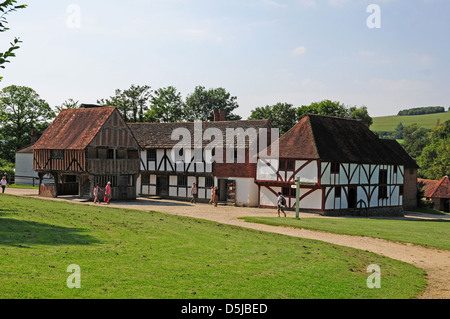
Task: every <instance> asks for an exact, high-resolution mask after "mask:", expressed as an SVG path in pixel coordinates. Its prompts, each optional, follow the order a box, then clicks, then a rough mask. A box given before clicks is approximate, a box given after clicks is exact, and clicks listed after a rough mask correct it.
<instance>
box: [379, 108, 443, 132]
mask: <svg viewBox="0 0 450 319" xmlns="http://www.w3.org/2000/svg"><path fill="white" fill-rule="evenodd" d="M438 120H439V121H440V122H441V123H443V122H445V121H448V120H450V111H447V112H444V113H436V114H425V115H412V116H398V115H395V116H383V117H374V118H373V124H372V126H370V129H371V130H372V131H388V132H392V131H395V128H396V127H397V125H398V124H399V123H402V124H403V126H407V125H410V124H413V123H417V124H418V125H419V126H422V127H424V128H427V129H433V128H434V127H435V126H436V124H437V122H438Z"/></svg>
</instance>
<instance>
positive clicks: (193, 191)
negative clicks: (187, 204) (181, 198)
mask: <svg viewBox="0 0 450 319" xmlns="http://www.w3.org/2000/svg"><path fill="white" fill-rule="evenodd" d="M191 195H192V199H191V203H194V204H195V203H196V201H197V197H198V188H197V184H195V183H194V184H192V188H191Z"/></svg>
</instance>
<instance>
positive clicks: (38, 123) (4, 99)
mask: <svg viewBox="0 0 450 319" xmlns="http://www.w3.org/2000/svg"><path fill="white" fill-rule="evenodd" d="M54 117H55V113H54V112H53V110H52V109H51V107H50V106H49V105H48V103H47V102H46V101H44V100H43V99H41V98H40V96H39V94H37V93H36V92H35V91H34V90H33V89H31V88H28V87H24V86H15V85H11V86H8V87H6V88H4V89H3V90H2V91H1V92H0V119H1V123H0V128H1V133H0V140H1V145H0V154H1V156H2V157H3V158H5V159H7V160H8V161H11V162H13V161H14V158H15V152H16V151H17V150H19V149H21V148H24V147H26V146H28V145H29V144H30V133H31V132H32V131H33V130H36V131H37V132H38V134H39V133H42V132H43V131H44V130H45V128H47V127H48V125H49V124H50V121H51V120H52V119H53V118H54Z"/></svg>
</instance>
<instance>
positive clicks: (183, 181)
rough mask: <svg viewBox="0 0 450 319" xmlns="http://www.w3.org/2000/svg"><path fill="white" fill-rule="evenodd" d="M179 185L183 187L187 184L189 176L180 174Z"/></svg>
mask: <svg viewBox="0 0 450 319" xmlns="http://www.w3.org/2000/svg"><path fill="white" fill-rule="evenodd" d="M177 182H178V183H177V185H178V186H181V187H185V186H187V176H178V178H177Z"/></svg>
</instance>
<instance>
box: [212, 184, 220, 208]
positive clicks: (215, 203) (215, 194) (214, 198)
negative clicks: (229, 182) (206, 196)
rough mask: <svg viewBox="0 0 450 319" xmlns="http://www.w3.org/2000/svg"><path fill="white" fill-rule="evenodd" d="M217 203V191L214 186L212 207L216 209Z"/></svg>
mask: <svg viewBox="0 0 450 319" xmlns="http://www.w3.org/2000/svg"><path fill="white" fill-rule="evenodd" d="M218 201H219V194H218V189H217V186H214V197H213V202H214V207H217V202H218Z"/></svg>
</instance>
